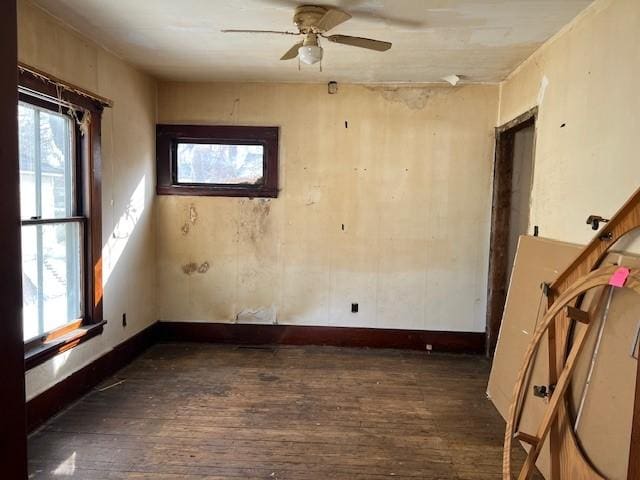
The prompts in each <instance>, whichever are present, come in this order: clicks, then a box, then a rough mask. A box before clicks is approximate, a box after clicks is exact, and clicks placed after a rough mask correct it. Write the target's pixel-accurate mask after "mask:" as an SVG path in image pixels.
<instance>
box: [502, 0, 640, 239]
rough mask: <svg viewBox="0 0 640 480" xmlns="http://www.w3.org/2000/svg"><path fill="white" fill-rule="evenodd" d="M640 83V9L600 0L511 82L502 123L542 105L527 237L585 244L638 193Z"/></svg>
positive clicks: (633, 1)
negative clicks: (536, 234)
mask: <svg viewBox="0 0 640 480" xmlns="http://www.w3.org/2000/svg"><path fill="white" fill-rule="evenodd" d="M638 78H640V2H638V1H637V0H598V1H596V2H595V3H594V4H593V5H592V6H591V7H589V8H588V9H587V10H586V11H585V12H584V13H583V14H582V15H580V16H579V17H578V18H576V20H575V21H574V22H572V23H571V24H570V25H569V26H568V27H567V28H566V29H564V31H563V32H561V33H560V34H559V35H558V36H556V37H555V38H553V39H552V40H551V41H550V42H549V43H547V44H545V45H544V46H543V47H541V49H540V50H538V51H537V52H536V53H535V54H534V55H533V56H532V57H531V58H529V59H528V60H527V61H526V62H525V63H524V64H523V65H521V66H520V68H518V69H517V70H516V71H515V72H514V73H513V74H512V75H510V76H509V78H508V79H507V80H506V81H505V82H504V83H503V85H502V88H501V103H500V104H501V107H500V122H499V124H503V123H505V122H507V121H509V120H511V119H512V118H515V117H516V116H518V115H519V114H521V113H523V112H525V111H527V110H528V109H530V108H531V107H533V106H534V105H536V104H537V105H538V106H539V118H538V123H537V133H536V148H535V157H536V158H535V173H534V183H533V191H532V206H531V215H530V222H529V233H532V231H533V226H534V225H538V226H539V227H540V235H541V236H543V237H548V238H553V239H557V240H563V241H566V242H574V243H581V244H584V243H587V242H588V241H589V240H591V238H592V236H593V233H594V232H593V231H592V230H591V229H590V227H589V226H588V225H586V224H585V220H586V218H587V216H589V215H591V214H596V215H601V216H603V217H606V218H610V217H611V216H612V215H613V214H614V213H615V212H616V211H617V210H618V208H620V207H621V206H622V204H623V203H624V202H625V200H626V199H627V198H628V197H629V196H630V195H631V194H632V193H633V192H634V191H635V190H636V189H637V188H638V187H640V160H639V157H638V152H640V136H639V135H638V126H639V125H640V95H638ZM625 248H627V249H629V250H633V251H640V249H639V248H638V244H637V241H636V243H635V244H634V245H630V244H628V243H626V244H625Z"/></svg>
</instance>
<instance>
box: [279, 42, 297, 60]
mask: <svg viewBox="0 0 640 480" xmlns="http://www.w3.org/2000/svg"><path fill="white" fill-rule="evenodd" d="M301 46H302V42H299V43H296V44H295V45H294V46H293V47H291V48H290V49H289V50H287V53H285V54H284V55H283V56H282V57H280V60H291V59H292V58H296V57H297V56H298V49H299V48H300V47H301Z"/></svg>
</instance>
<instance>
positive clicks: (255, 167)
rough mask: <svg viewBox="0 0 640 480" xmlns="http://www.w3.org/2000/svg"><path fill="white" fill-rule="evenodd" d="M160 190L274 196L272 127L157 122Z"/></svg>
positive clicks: (275, 135) (275, 150)
mask: <svg viewBox="0 0 640 480" xmlns="http://www.w3.org/2000/svg"><path fill="white" fill-rule="evenodd" d="M157 172H158V184H157V192H158V194H161V195H210V196H244V197H277V196H278V128H276V127H242V126H202V125H158V126H157Z"/></svg>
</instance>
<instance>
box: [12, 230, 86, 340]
mask: <svg viewBox="0 0 640 480" xmlns="http://www.w3.org/2000/svg"><path fill="white" fill-rule="evenodd" d="M81 230H82V229H81V224H79V223H75V222H71V223H56V224H46V225H29V226H24V227H22V281H23V299H24V314H23V315H24V338H25V340H28V339H30V338H33V337H35V336H38V335H42V334H44V333H46V332H49V331H51V330H54V329H56V328H58V327H61V326H63V325H66V324H67V323H70V322H73V321H75V320H77V319H79V318H80V317H81V316H82V287H81V285H82V281H81V280H82V279H81V245H82V238H81Z"/></svg>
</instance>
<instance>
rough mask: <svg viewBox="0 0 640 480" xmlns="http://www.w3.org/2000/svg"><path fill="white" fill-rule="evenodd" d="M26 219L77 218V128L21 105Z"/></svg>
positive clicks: (59, 116)
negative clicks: (74, 181) (75, 182)
mask: <svg viewBox="0 0 640 480" xmlns="http://www.w3.org/2000/svg"><path fill="white" fill-rule="evenodd" d="M18 121H19V131H20V133H19V134H20V200H21V212H22V218H31V217H36V216H39V217H42V218H62V217H69V216H72V215H73V209H74V205H73V162H72V158H73V149H72V143H73V134H72V132H73V128H72V124H71V118H69V117H68V116H66V115H64V114H59V113H55V112H51V111H49V110H45V109H41V108H38V107H34V106H32V105H29V104H25V103H20V105H19V107H18Z"/></svg>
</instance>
